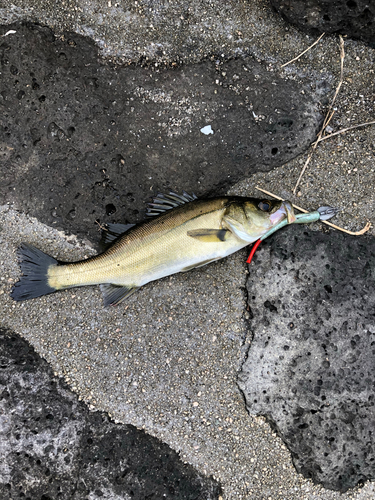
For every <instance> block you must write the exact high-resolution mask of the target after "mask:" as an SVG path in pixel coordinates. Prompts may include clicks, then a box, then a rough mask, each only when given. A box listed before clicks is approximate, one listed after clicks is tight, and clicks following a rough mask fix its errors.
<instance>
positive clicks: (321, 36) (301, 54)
mask: <svg viewBox="0 0 375 500" xmlns="http://www.w3.org/2000/svg"><path fill="white" fill-rule="evenodd" d="M324 35H325V33H322V34H321V35H320V37H319V38H318V39H317V40H316V41H315V42H314V43H313V44H312V45H310V47H307V49H306V50H304V51H303V52H301V53H300V54H299V55H298V56H297V57H295V58H294V59H291V60H290V61H288V62H286V63H285V64H282V65H281V68H284V66H287V65H288V64H291V63H292V62H294V61H297V59H299V58H300V57H301V56H303V54H306V52H307V51H309V50H310V49H312V48H313V47H314V45H316V44H317V43H318V42H319V41H320V39H321V38H323V36H324Z"/></svg>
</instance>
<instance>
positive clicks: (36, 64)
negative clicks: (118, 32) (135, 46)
mask: <svg viewBox="0 0 375 500" xmlns="http://www.w3.org/2000/svg"><path fill="white" fill-rule="evenodd" d="M12 28H13V29H14V30H15V31H16V34H15V35H12V36H9V37H6V38H4V39H3V40H2V44H1V47H0V59H1V61H2V74H1V88H0V99H1V101H0V109H1V113H2V116H3V121H4V125H3V130H2V132H3V137H4V139H3V140H4V141H5V144H6V148H5V153H4V154H5V156H6V158H4V159H5V160H6V161H7V169H6V170H5V172H4V174H3V178H2V183H1V185H0V203H4V202H9V201H10V202H14V203H15V204H16V206H17V207H18V208H19V209H22V210H23V211H25V212H28V213H30V214H31V215H33V216H36V217H38V218H39V219H40V220H41V221H43V222H45V223H48V224H50V225H52V224H53V225H54V227H58V228H63V229H64V230H66V231H72V232H74V233H75V234H81V235H82V234H87V232H89V231H91V236H93V234H94V233H95V231H96V229H95V228H94V224H93V222H94V221H95V219H97V220H99V221H100V222H107V221H112V222H114V221H121V222H125V221H129V222H136V221H138V220H140V219H142V215H141V213H140V212H141V211H142V210H143V209H144V206H145V198H148V197H149V196H150V195H151V194H156V193H157V192H158V191H168V190H169V189H173V190H175V191H179V192H181V190H182V189H185V190H186V191H193V192H195V193H196V194H197V195H214V194H219V193H223V192H224V190H225V189H226V188H227V187H228V186H229V185H231V184H233V183H234V182H236V181H238V180H239V179H241V178H244V177H245V176H249V175H250V174H252V173H254V172H257V171H269V170H271V169H272V168H274V167H276V166H279V165H281V164H283V163H286V162H287V161H288V160H290V159H291V158H293V157H295V156H297V155H298V154H300V153H301V152H302V151H304V150H305V149H306V148H307V147H308V145H309V144H310V143H311V142H312V140H313V139H314V138H315V134H316V131H317V128H318V126H319V123H320V119H321V115H320V114H319V112H318V109H317V107H318V106H317V104H318V99H319V98H320V95H319V94H320V91H319V90H316V92H315V94H314V95H313V94H312V93H311V92H310V90H309V82H308V81H306V85H304V86H301V85H299V84H298V83H296V82H294V81H292V80H283V79H282V78H280V77H279V76H277V75H276V74H274V73H272V72H269V71H267V69H266V68H265V66H263V65H261V64H259V63H257V62H256V61H255V60H253V59H251V58H244V59H238V60H230V61H225V62H224V61H223V60H220V58H216V57H214V58H212V60H211V61H206V62H202V63H200V64H196V65H187V66H182V67H176V68H163V69H159V68H155V67H140V66H136V65H130V66H127V67H113V66H109V65H105V64H104V63H103V62H102V61H100V60H99V57H98V53H97V48H96V47H95V46H94V44H93V43H92V42H89V41H87V40H86V39H85V38H83V37H81V36H79V35H76V34H66V35H65V38H64V39H61V38H55V37H54V35H53V33H52V31H50V30H49V29H48V28H42V27H40V26H35V25H32V26H25V25H19V24H18V25H9V26H8V27H7V29H12ZM318 84H319V82H318ZM325 90H326V88H325V87H324V88H323V87H322V88H321V92H323V91H325ZM302 92H303V93H302ZM207 125H210V126H211V129H212V131H213V134H208V135H206V134H204V133H202V132H201V129H202V128H204V127H205V126H207ZM25 172H27V175H25ZM35 193H38V197H35V196H34V194H35Z"/></svg>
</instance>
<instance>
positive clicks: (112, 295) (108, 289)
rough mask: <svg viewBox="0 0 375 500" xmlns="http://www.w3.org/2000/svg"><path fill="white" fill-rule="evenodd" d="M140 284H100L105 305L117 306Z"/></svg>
mask: <svg viewBox="0 0 375 500" xmlns="http://www.w3.org/2000/svg"><path fill="white" fill-rule="evenodd" d="M138 288H139V287H138V286H121V285H112V283H104V284H102V285H100V290H101V292H102V294H103V300H104V305H105V306H117V305H118V304H120V302H122V301H123V300H125V299H127V298H128V297H129V296H130V295H131V294H132V293H134V292H136V291H137V290H138Z"/></svg>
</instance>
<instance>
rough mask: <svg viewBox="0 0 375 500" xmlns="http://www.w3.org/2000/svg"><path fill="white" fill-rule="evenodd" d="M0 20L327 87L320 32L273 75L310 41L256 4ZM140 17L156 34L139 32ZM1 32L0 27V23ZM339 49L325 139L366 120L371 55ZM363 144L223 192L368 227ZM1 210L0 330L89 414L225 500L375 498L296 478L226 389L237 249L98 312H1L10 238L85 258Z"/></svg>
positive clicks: (36, 307) (331, 145)
mask: <svg viewBox="0 0 375 500" xmlns="http://www.w3.org/2000/svg"><path fill="white" fill-rule="evenodd" d="M118 5H119V4H118ZM95 6H96V7H97V9H96V13H95V12H94V11H95ZM128 7H129V8H128ZM67 8H69V10H68V11H67V10H66V9H67ZM119 8H121V9H122V11H121V12H119V11H118V10H116V9H119ZM127 8H128V10H126V9H127ZM54 9H57V10H55V11H54ZM79 9H81V10H79ZM150 9H151V10H150ZM122 13H125V14H126V15H125V14H124V15H123V14H122ZM127 13H129V15H128V14H127ZM161 13H162V14H161ZM0 14H1V19H2V20H3V22H11V21H12V22H13V21H15V20H16V19H19V18H23V19H28V20H36V19H39V20H40V22H42V23H46V24H48V25H50V26H51V27H55V28H56V29H58V30H63V29H74V30H76V31H78V32H80V33H83V32H84V33H89V34H90V36H92V38H93V39H95V40H96V41H97V43H98V45H99V46H100V49H101V51H102V53H103V54H105V55H107V56H108V58H109V59H116V60H119V59H121V60H123V61H125V62H128V63H129V62H131V61H137V62H138V63H139V64H143V65H146V66H148V67H151V66H152V65H154V67H155V64H166V65H171V66H172V65H173V64H180V62H181V60H182V61H183V62H184V63H189V62H198V61H201V60H202V58H206V57H207V56H211V55H212V54H213V55H214V56H215V57H217V54H219V55H220V57H221V54H223V56H222V57H223V58H230V57H234V56H236V57H240V56H242V55H251V56H254V57H255V58H257V59H258V60H261V61H262V63H263V64H264V65H265V66H266V67H267V68H268V70H269V71H270V73H272V72H274V71H277V72H278V74H279V75H281V76H282V77H283V78H285V79H287V80H288V79H290V80H294V81H297V82H304V81H305V79H306V78H308V79H312V80H314V78H315V79H316V81H321V80H322V78H323V79H325V81H326V82H327V87H326V88H327V92H326V94H327V95H326V99H325V101H326V102H327V100H328V99H330V98H332V94H333V89H334V88H335V85H337V83H338V79H339V73H340V62H339V51H338V41H337V38H335V37H324V38H323V40H322V41H321V42H320V44H319V45H318V46H316V47H315V48H314V49H312V50H311V51H310V52H308V53H307V54H306V55H305V56H303V57H302V58H301V59H300V60H299V61H298V62H296V63H293V64H292V65H289V66H286V67H285V68H284V69H281V68H280V64H281V63H284V62H286V61H288V60H289V59H291V58H292V57H294V56H295V55H297V54H298V53H300V52H301V51H302V50H304V49H306V48H307V47H308V46H309V45H310V44H311V43H313V41H314V39H313V38H311V37H308V36H306V35H303V34H301V33H299V32H298V31H297V30H296V29H295V28H293V27H291V26H288V25H287V24H285V23H284V22H283V21H282V20H281V19H280V18H278V17H277V16H276V15H275V14H274V13H273V12H272V11H271V9H270V7H269V5H268V3H267V2H262V1H259V2H258V1H257V2H251V3H250V2H246V3H245V2H232V3H228V4H226V6H225V7H224V8H223V6H222V3H221V2H189V4H185V3H179V4H178V5H175V4H172V3H169V2H163V3H162V2H160V3H158V4H155V3H153V5H151V4H147V3H144V2H142V3H141V2H139V3H137V4H135V3H134V4H131V5H130V3H129V4H125V3H124V4H121V5H120V7H116V6H115V4H114V6H112V3H111V5H109V3H108V4H107V6H103V5H100V6H99V5H98V4H94V3H85V4H84V3H82V4H76V3H72V4H69V6H67V5H64V4H62V3H61V4H58V5H57V4H56V5H55V3H53V4H43V8H41V7H40V6H39V5H38V4H33V5H31V4H28V3H27V2H24V3H23V2H18V4H17V5H14V4H12V5H11V4H10V2H3V7H2V10H1V11H0ZM68 14H69V16H68ZM104 14H105V15H104ZM111 16H112V17H111ZM113 16H114V17H113ZM181 17H183V19H181ZM151 18H152V23H153V24H154V26H153V28H155V29H153V28H152V27H150V25H149V24H148V23H149V21H150V19H151ZM116 21H117V22H116ZM120 21H121V22H120ZM146 25H147V27H145V29H144V30H143V28H142V29H141V26H142V27H144V26H146ZM2 32H3V34H5V33H6V32H7V27H6V26H3V28H2ZM8 36H12V35H11V34H9V35H8ZM152 43H154V45H152ZM156 43H159V44H160V46H156ZM345 50H346V58H345V62H344V68H345V71H344V83H343V86H342V88H341V91H340V94H339V97H338V99H337V101H336V104H335V108H336V112H335V115H334V117H333V119H332V121H331V123H330V127H331V128H332V130H333V131H336V130H339V129H340V128H342V127H347V126H351V125H354V124H356V123H361V122H364V121H367V120H373V119H374V78H373V75H374V69H373V62H374V51H373V49H371V48H369V47H367V46H365V45H362V44H361V43H360V42H354V41H350V40H346V41H345ZM158 51H159V52H158ZM147 58H148V59H147ZM312 90H313V91H314V90H315V89H314V86H312ZM374 144H375V136H374V128H373V127H372V128H371V127H366V128H361V129H356V130H355V131H354V132H350V133H347V134H341V135H339V136H337V137H335V138H333V139H330V140H327V141H324V142H322V143H321V144H320V145H319V147H318V150H317V152H316V154H315V156H314V158H313V160H312V161H311V162H310V165H309V167H308V170H307V172H306V174H305V176H304V179H303V182H302V184H301V187H300V189H299V190H298V196H296V197H295V198H294V197H293V196H292V193H291V191H292V189H293V186H294V183H295V181H296V179H297V177H298V175H299V172H300V170H301V167H302V165H303V163H304V162H305V160H306V155H301V157H299V158H297V159H295V160H292V161H290V162H288V164H287V165H284V166H280V167H279V168H277V169H275V170H273V171H271V172H269V173H266V174H264V173H258V174H255V175H254V176H252V177H251V179H244V180H243V181H242V182H241V183H239V184H238V185H236V186H235V188H233V191H232V192H233V193H234V192H235V193H237V194H245V193H246V194H247V195H250V194H254V193H256V190H255V189H254V186H255V185H257V184H262V185H263V187H265V188H266V189H269V190H270V191H273V192H276V193H277V194H279V195H281V196H284V197H287V198H290V199H292V200H293V201H297V204H299V205H302V206H304V207H305V208H307V209H313V208H317V206H319V205H323V204H324V205H326V204H331V205H336V206H339V207H340V208H342V212H341V213H340V215H339V216H338V217H337V220H336V221H337V223H338V224H341V225H343V226H346V227H347V228H349V229H355V230H357V229H360V228H361V227H363V225H364V223H365V222H366V220H368V219H369V220H371V221H372V222H374V189H373V186H374V180H375V179H374V177H375V174H374V172H375V168H374V152H375V147H374ZM108 160H109V161H110V158H109V159H108ZM2 168H6V163H3V164H2ZM181 189H184V186H181ZM36 196H37V194H36ZM258 196H259V194H258ZM7 201H8V200H3V201H2V203H4V204H5V205H4V206H3V208H2V215H1V222H0V225H1V226H2V228H3V230H2V232H1V233H0V238H1V256H0V262H1V266H2V269H3V274H2V278H3V279H2V280H1V292H3V293H2V298H1V315H2V317H3V318H4V319H3V323H4V325H3V326H8V327H9V328H10V329H12V330H13V331H15V332H19V333H20V334H22V336H23V337H24V338H25V339H26V340H28V341H29V342H30V343H31V344H32V345H33V346H34V347H35V348H36V350H37V352H39V353H40V354H41V355H42V356H43V357H44V358H45V359H47V361H48V362H50V363H51V365H52V367H53V369H54V371H55V372H56V373H58V374H61V375H63V376H64V377H65V378H66V380H67V382H68V383H69V385H70V386H71V387H72V388H73V390H75V391H76V392H77V393H78V394H79V395H80V397H81V398H82V399H83V400H85V401H86V402H88V403H89V404H90V405H91V406H92V408H97V409H100V410H103V411H108V412H109V413H110V414H111V415H112V416H113V417H114V418H115V419H117V420H118V421H121V422H125V423H132V424H134V425H136V426H138V427H140V428H144V429H145V430H146V431H147V432H148V433H150V434H152V435H153V436H156V437H158V438H160V439H162V440H163V441H164V442H166V443H168V444H169V445H170V446H171V447H172V448H173V449H174V450H176V451H178V452H179V453H180V455H181V457H182V459H183V460H185V461H187V462H189V463H190V464H192V465H194V466H195V467H196V468H197V470H198V471H200V472H203V473H204V474H207V475H210V474H213V475H214V477H215V478H216V479H217V480H218V481H219V482H220V484H221V485H222V487H223V498H226V499H234V498H240V499H247V498H249V499H254V500H255V499H271V500H274V499H275V500H278V499H284V498H287V499H288V500H289V499H291V500H294V499H295V500H297V499H298V500H301V499H308V500H318V499H319V500H320V499H322V500H323V499H324V500H326V499H328V500H331V499H338V498H340V499H342V500H346V499H349V498H352V499H356V500H370V499H372V498H373V497H374V496H375V488H374V484H373V483H371V482H367V483H366V484H365V485H364V487H363V488H361V489H354V490H350V491H348V492H347V493H345V494H343V495H341V494H340V493H338V492H334V491H328V490H326V489H324V488H322V487H321V486H319V485H314V484H313V483H312V482H311V481H309V480H306V479H304V478H303V477H302V476H301V475H299V474H297V473H296V471H295V469H294V467H293V465H292V462H291V457H290V454H289V452H288V451H287V449H286V447H285V445H284V444H283V443H282V441H281V439H280V438H278V437H277V436H276V435H275V434H274V433H273V431H272V430H271V429H270V427H269V426H268V424H267V423H266V421H265V419H264V418H262V417H254V416H251V415H249V414H248V413H247V411H246V409H245V404H244V400H243V397H242V395H241V393H240V391H239V389H238V387H237V373H238V371H239V369H240V367H241V365H242V362H243V360H244V358H245V353H246V352H247V350H248V347H249V343H250V335H249V324H248V320H249V317H248V316H247V314H246V312H245V311H246V294H245V292H244V290H245V284H246V277H247V276H246V267H245V265H244V260H245V258H246V253H245V252H240V253H239V254H238V255H235V256H233V257H232V258H230V259H226V260H225V261H223V262H218V263H216V264H213V265H211V266H209V267H207V268H205V269H201V270H196V271H193V272H191V273H187V274H185V275H181V276H174V277H172V278H170V279H169V278H167V279H165V280H161V281H160V282H157V283H154V284H150V285H149V286H147V287H145V289H144V290H141V291H140V292H139V293H137V294H136V295H134V296H132V297H131V298H130V299H129V301H128V302H127V303H126V304H124V306H123V307H121V308H117V309H110V310H107V309H103V308H102V305H101V297H100V293H99V291H98V290H97V289H82V290H79V291H67V292H64V293H61V294H59V295H57V294H56V295H54V296H50V297H46V298H41V299H37V300H35V301H33V302H29V303H24V304H14V303H13V302H12V301H11V299H10V298H9V295H8V294H9V291H10V288H11V284H12V283H14V282H15V281H16V280H17V279H18V275H19V269H18V266H17V263H16V259H15V248H16V247H17V245H18V244H19V243H20V242H21V241H28V242H30V243H34V244H36V245H37V246H39V247H40V248H42V249H43V250H45V251H47V252H49V253H51V254H53V255H54V256H58V257H59V258H61V259H62V258H66V259H68V258H69V259H72V260H73V259H74V258H81V257H82V256H84V255H89V254H92V252H93V249H92V248H91V247H90V246H89V245H88V242H82V241H80V240H76V239H75V238H74V237H73V236H69V237H67V236H65V235H64V234H63V233H62V232H58V231H56V230H54V229H51V228H48V227H46V226H44V225H43V224H41V223H40V222H39V221H38V220H36V219H33V218H31V217H28V216H27V215H24V214H21V213H18V212H16V211H14V210H12V207H11V206H9V205H8V206H7V205H6V202H7ZM93 224H94V221H93ZM318 228H319V226H318V225H317V226H316V227H315V228H314V229H318ZM291 229H292V228H289V230H291ZM371 234H372V235H373V234H374V231H373V229H372V230H371ZM250 270H251V268H250ZM182 306H183V307H182ZM249 355H251V349H250V351H249Z"/></svg>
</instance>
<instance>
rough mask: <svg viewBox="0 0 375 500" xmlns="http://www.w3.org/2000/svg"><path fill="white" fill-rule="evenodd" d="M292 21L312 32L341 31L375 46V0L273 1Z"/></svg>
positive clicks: (288, 19)
mask: <svg viewBox="0 0 375 500" xmlns="http://www.w3.org/2000/svg"><path fill="white" fill-rule="evenodd" d="M271 4H272V6H273V7H274V8H275V9H276V10H277V11H278V12H279V13H280V14H281V15H282V16H283V18H284V19H286V20H287V21H288V22H290V23H292V24H295V25H296V26H297V27H298V28H300V29H301V30H302V31H307V32H308V33H314V32H315V33H316V32H320V33H323V32H324V33H341V34H342V35H348V36H349V37H351V38H356V39H358V40H362V41H363V42H367V43H369V44H370V45H371V46H372V47H374V46H375V23H374V19H375V0H308V1H306V0H271Z"/></svg>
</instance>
